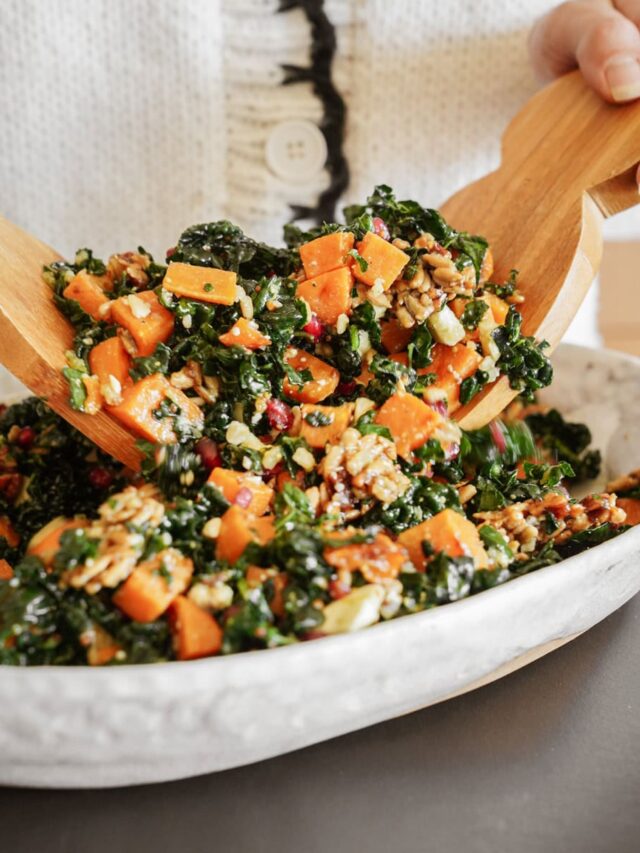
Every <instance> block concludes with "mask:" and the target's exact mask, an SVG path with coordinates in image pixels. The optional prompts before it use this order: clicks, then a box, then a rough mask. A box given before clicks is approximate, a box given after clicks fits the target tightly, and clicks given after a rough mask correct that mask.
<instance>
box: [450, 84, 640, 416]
mask: <svg viewBox="0 0 640 853" xmlns="http://www.w3.org/2000/svg"><path fill="white" fill-rule="evenodd" d="M639 162H640V101H635V102H633V103H629V104H623V105H612V104H607V103H605V102H604V101H602V100H601V99H600V98H599V97H598V96H597V95H596V94H595V92H593V91H592V90H591V89H590V88H589V87H588V86H587V84H586V83H585V82H584V80H583V78H582V76H581V74H580V72H578V71H575V72H572V73H571V74H567V75H566V76H564V77H561V78H560V79H558V80H556V81H555V82H554V83H552V84H551V85H550V86H548V87H546V88H545V89H542V90H541V91H540V92H538V94H536V95H535V96H534V97H533V98H531V100H530V101H528V103H527V104H526V105H525V106H524V107H523V109H522V110H521V111H520V112H519V113H518V114H517V115H516V117H515V118H514V119H513V120H512V121H511V123H510V124H509V126H508V127H507V129H506V131H505V133H504V136H503V138H502V162H501V164H500V166H499V167H498V169H497V170H496V171H495V172H492V173H491V174H489V175H487V176H486V177H484V178H481V179H480V180H479V181H476V182H475V183H473V184H470V185H469V186H467V187H464V188H463V189H462V190H460V191H459V192H458V193H456V194H455V195H454V196H452V197H451V198H450V199H449V200H448V201H447V202H446V203H445V204H444V205H443V207H442V213H443V215H444V216H445V218H446V219H447V221H448V222H449V223H450V224H451V225H452V226H453V227H454V228H457V229H459V230H465V231H469V232H471V233H475V234H482V235H483V236H484V237H486V238H487V240H488V241H489V245H490V246H491V248H492V251H493V257H494V260H495V262H496V272H495V273H494V275H493V276H492V280H493V281H498V282H502V281H506V279H507V276H508V273H509V271H510V269H511V268H512V267H514V268H516V269H517V270H518V271H519V275H518V287H519V288H520V290H521V291H522V293H523V294H524V296H525V302H524V303H523V304H522V305H519V306H518V310H519V311H520V313H521V314H522V318H523V323H522V331H523V333H524V334H526V335H534V336H535V337H536V338H538V339H540V340H542V339H544V340H547V341H548V342H549V344H550V349H549V351H551V350H553V348H554V347H555V346H556V345H557V344H558V343H559V341H560V339H561V337H562V335H563V334H564V332H565V331H566V329H567V327H568V326H569V323H570V322H571V320H572V319H573V317H574V316H575V314H576V311H577V310H578V308H579V307H580V303H581V302H582V300H583V298H584V296H585V295H586V292H587V290H588V289H589V285H590V284H591V282H592V281H593V279H594V278H595V276H596V273H597V271H598V267H599V266H600V258H601V255H602V233H601V231H602V223H603V220H604V219H605V218H606V217H609V216H613V215H614V214H616V213H619V212H620V211H622V210H626V209H627V208H629V207H632V206H633V205H635V204H638V203H639V202H640V194H639V193H638V186H637V184H636V180H635V173H636V167H637V165H638V163H639ZM603 298H606V293H605V294H603ZM516 393H517V392H515V391H513V390H512V389H511V387H510V386H509V381H508V379H507V378H506V377H504V376H503V377H500V379H498V380H497V382H495V383H493V385H490V386H488V387H487V388H486V389H484V391H483V392H481V393H480V394H478V396H477V397H475V398H474V399H473V400H472V401H471V402H470V403H468V404H467V405H466V406H465V407H463V408H462V409H460V410H459V411H458V412H456V415H455V418H456V420H457V421H458V422H459V423H460V425H461V426H462V427H464V428H465V429H476V428H478V427H481V426H483V425H484V424H486V423H488V422H489V421H490V420H491V419H492V418H494V417H495V416H496V415H498V414H499V413H500V412H501V411H502V410H503V409H504V407H505V406H506V405H507V404H508V403H509V401H510V400H511V399H512V398H513V397H514V396H515V395H516Z"/></svg>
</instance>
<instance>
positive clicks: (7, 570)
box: [0, 560, 13, 581]
mask: <svg viewBox="0 0 640 853" xmlns="http://www.w3.org/2000/svg"><path fill="white" fill-rule="evenodd" d="M12 577H13V569H12V568H11V564H10V563H8V562H7V561H6V560H0V581H10V580H11V578H12Z"/></svg>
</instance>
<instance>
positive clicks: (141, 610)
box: [113, 548, 193, 622]
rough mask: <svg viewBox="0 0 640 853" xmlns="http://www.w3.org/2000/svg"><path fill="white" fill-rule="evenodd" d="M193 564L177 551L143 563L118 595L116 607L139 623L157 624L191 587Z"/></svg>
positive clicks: (119, 590) (159, 555)
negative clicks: (157, 620) (178, 597)
mask: <svg viewBox="0 0 640 853" xmlns="http://www.w3.org/2000/svg"><path fill="white" fill-rule="evenodd" d="M192 575H193V563H192V561H191V560H190V559H189V557H185V556H184V554H181V553H180V551H177V550H176V549H175V548H167V549H166V550H165V551H159V552H158V553H157V554H154V555H153V557H151V558H150V559H149V560H147V561H146V562H144V563H139V564H138V565H137V566H136V568H135V569H134V570H133V571H132V572H131V574H130V575H129V577H128V578H127V579H126V581H125V582H124V583H123V584H122V585H121V586H120V587H119V588H118V589H117V590H116V591H115V593H114V595H113V603H114V604H115V605H116V607H118V608H119V609H120V610H122V612H123V613H126V615H127V616H129V617H130V618H131V619H133V620H135V621H136V622H153V621H154V620H155V619H157V618H158V617H159V616H162V614H163V613H164V612H165V610H166V609H167V608H168V607H169V605H170V604H171V602H172V601H173V600H174V599H175V597H176V596H177V595H180V593H181V592H184V590H185V589H186V588H187V587H188V585H189V582H190V581H191V576H192Z"/></svg>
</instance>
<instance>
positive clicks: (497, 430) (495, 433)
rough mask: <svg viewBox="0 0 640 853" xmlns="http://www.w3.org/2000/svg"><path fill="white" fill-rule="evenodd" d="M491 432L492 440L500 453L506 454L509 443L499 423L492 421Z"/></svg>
mask: <svg viewBox="0 0 640 853" xmlns="http://www.w3.org/2000/svg"><path fill="white" fill-rule="evenodd" d="M489 432H490V433H491V440H492V441H493V443H494V445H495V447H496V449H497V451H498V453H504V452H505V450H506V449H507V442H506V440H505V437H504V433H503V431H502V426H501V425H500V424H499V423H498V421H491V423H490V424H489Z"/></svg>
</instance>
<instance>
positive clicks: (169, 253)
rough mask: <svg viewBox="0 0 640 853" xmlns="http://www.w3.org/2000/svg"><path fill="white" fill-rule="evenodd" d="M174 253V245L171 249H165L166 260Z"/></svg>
mask: <svg viewBox="0 0 640 853" xmlns="http://www.w3.org/2000/svg"><path fill="white" fill-rule="evenodd" d="M175 253H176V247H175V246H173V247H172V248H171V249H167V252H166V255H167V260H169V258H172V257H173V256H174V255H175Z"/></svg>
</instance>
